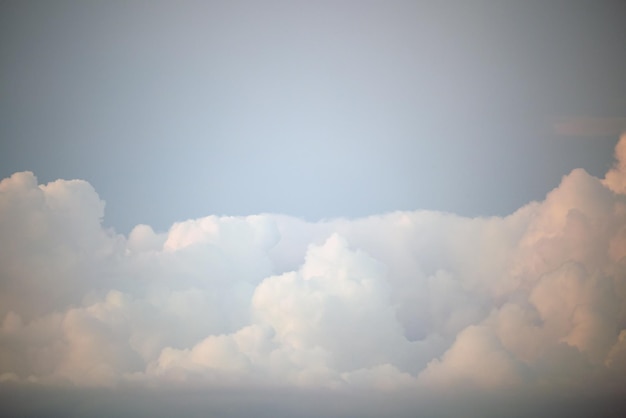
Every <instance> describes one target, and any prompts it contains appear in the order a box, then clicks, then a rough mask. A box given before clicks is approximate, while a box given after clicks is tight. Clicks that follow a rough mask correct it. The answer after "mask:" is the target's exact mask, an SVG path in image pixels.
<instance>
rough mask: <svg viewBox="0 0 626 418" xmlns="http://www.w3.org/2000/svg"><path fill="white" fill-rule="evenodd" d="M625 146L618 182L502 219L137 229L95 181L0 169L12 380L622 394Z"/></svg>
mask: <svg viewBox="0 0 626 418" xmlns="http://www.w3.org/2000/svg"><path fill="white" fill-rule="evenodd" d="M624 150H626V137H625V138H622V140H621V141H620V143H619V145H618V146H617V149H616V157H617V163H616V164H615V166H614V168H613V169H611V171H610V172H609V173H607V175H606V178H605V179H598V178H595V177H593V176H590V175H589V174H587V173H586V172H585V171H583V170H574V171H573V172H572V173H570V174H569V175H567V176H565V177H564V178H563V180H562V182H561V184H560V185H558V187H556V188H555V189H554V190H552V191H551V192H550V193H549V194H548V195H547V196H546V198H545V200H544V201H542V202H532V203H530V204H528V205H526V206H524V207H522V208H520V209H519V210H518V211H516V212H515V213H513V214H511V215H509V216H506V217H491V218H465V217H460V216H456V215H452V214H446V213H438V212H425V211H417V212H396V213H389V214H384V215H379V216H372V217H367V218H362V219H355V220H348V219H336V220H330V221H324V222H319V223H308V222H304V221H302V220H299V219H295V218H291V217H288V216H283V215H272V214H263V215H257V216H249V217H216V216H208V217H205V218H200V219H194V220H188V221H185V222H179V223H176V224H174V225H172V227H171V228H170V229H169V231H166V232H155V231H154V230H153V229H152V228H151V227H150V226H148V225H138V226H137V227H135V228H134V229H133V230H132V231H131V233H130V234H129V235H128V237H125V236H123V235H119V234H116V233H115V232H114V231H113V230H106V229H104V228H103V227H102V225H101V220H102V217H103V215H104V203H103V202H102V201H101V200H100V199H99V197H98V195H97V194H96V192H95V191H94V190H93V188H92V187H91V186H90V185H89V184H88V183H86V182H84V181H77V180H72V181H64V180H58V181H56V182H53V183H49V184H47V185H38V184H37V181H36V178H35V177H34V175H33V174H32V173H29V172H24V173H16V174H14V175H13V176H11V177H10V178H7V179H4V180H2V182H1V183H0V237H1V238H0V277H1V281H0V286H1V288H0V290H1V291H0V319H1V320H2V322H1V328H0V380H2V381H13V382H15V381H17V382H39V383H40V384H43V385H47V386H52V387H56V386H63V385H67V384H73V385H77V386H96V387H99V386H113V387H116V386H119V385H135V387H143V386H153V385H157V386H159V385H161V386H163V387H167V386H168V385H178V386H183V387H186V386H190V387H191V386H193V387H197V386H198V385H200V386H210V387H230V388H233V387H234V388H250V387H261V386H274V387H282V388H286V387H302V388H317V389H319V388H327V389H330V390H335V389H341V388H343V389H350V388H352V389H358V390H374V391H387V392H389V391H405V390H408V391H417V392H420V391H429V390H432V391H441V390H446V389H447V388H458V387H463V388H466V389H471V390H479V391H489V390H493V389H494V388H498V389H502V388H518V389H519V388H525V390H527V389H528V388H542V389H546V388H549V389H550V390H556V391H571V393H574V392H576V391H584V390H585V389H586V388H589V387H590V385H593V387H594V388H600V387H601V388H605V389H606V390H613V391H618V392H619V391H620V390H623V386H622V385H621V384H620V382H621V379H620V377H623V376H625V375H626V165H624V161H626V154H625V151H624ZM576 393H578V392H576ZM581 393H582V392H581Z"/></svg>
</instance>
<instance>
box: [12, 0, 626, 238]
mask: <svg viewBox="0 0 626 418" xmlns="http://www.w3.org/2000/svg"><path fill="white" fill-rule="evenodd" d="M544 3H545V4H544ZM0 7H1V10H0V68H1V69H2V71H1V72H0V138H2V142H1V143H0V177H2V178H4V177H7V176H9V175H11V174H12V173H13V172H16V171H22V170H31V171H33V172H34V173H35V175H36V176H38V178H39V180H40V181H41V182H44V183H45V182H48V181H51V180H55V179H57V178H65V179H70V178H80V179H85V180H87V181H89V182H90V183H91V184H92V185H93V186H94V187H95V188H96V190H98V192H99V194H100V196H101V197H102V198H103V199H104V200H105V201H106V202H107V206H106V215H105V220H104V222H105V224H106V225H109V226H113V227H115V228H116V229H117V230H118V231H120V232H125V233H126V232H128V231H130V229H131V228H132V227H133V226H134V225H136V224H138V223H147V224H150V225H153V227H155V228H156V229H158V230H163V229H166V228H167V227H168V226H169V225H170V224H171V223H172V222H173V221H177V220H183V219H187V218H193V217H198V216H204V215H206V214H209V213H215V214H228V215H247V214H253V213H259V212H278V213H286V214H289V215H294V216H298V217H303V218H305V219H308V220H317V219H320V218H330V217H336V216H348V217H353V216H362V215H369V214H374V213H382V212H387V211H392V210H398V209H405V210H412V209H435V210H442V211H451V212H455V213H458V214H462V215H468V216H474V215H494V214H497V215H504V214H508V213H510V212H512V211H513V210H515V209H516V208H518V207H519V206H521V205H522V204H524V203H526V202H528V201H530V200H537V199H541V198H542V197H543V196H544V195H545V193H546V192H547V191H548V190H550V189H551V188H552V187H554V185H555V184H557V183H558V181H559V179H560V178H561V176H563V175H565V174H567V173H568V172H569V171H571V170H572V169H573V168H576V167H582V168H585V169H586V170H588V171H589V172H590V173H592V174H594V175H598V176H599V175H602V174H603V173H604V172H605V171H606V170H607V168H608V167H609V165H610V163H611V161H612V157H611V153H612V150H613V147H614V146H615V143H616V140H617V133H616V134H615V135H602V136H599V135H596V136H593V135H592V137H591V138H589V137H584V138H583V137H575V136H567V135H565V136H564V135H555V134H554V132H553V129H552V125H553V123H554V120H555V119H557V118H561V117H594V116H603V117H620V116H624V109H625V108H626V83H624V79H623V75H624V74H626V54H624V53H623V46H624V45H625V44H626V25H624V17H625V16H626V6H625V5H624V3H623V2H620V1H603V2H596V1H583V2H581V1H551V2H504V1H493V2H471V1H457V2H445V3H442V2H421V1H407V2H398V1H394V2H388V1H385V2H382V1H358V2H357V1H339V2H326V1H316V2H299V1H296V2H292V1H288V2H277V1H264V2H252V1H243V2H241V1H229V2H202V1H198V2H194V1H177V2H161V1H132V2H122V1H106V2H104V1H103V2H80V1H53V2H30V1H15V2H2V4H1V6H0ZM620 112H621V113H620Z"/></svg>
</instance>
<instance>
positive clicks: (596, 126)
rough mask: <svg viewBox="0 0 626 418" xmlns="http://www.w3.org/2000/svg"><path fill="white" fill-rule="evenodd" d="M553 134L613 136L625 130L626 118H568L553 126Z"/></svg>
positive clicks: (558, 121)
mask: <svg viewBox="0 0 626 418" xmlns="http://www.w3.org/2000/svg"><path fill="white" fill-rule="evenodd" d="M553 129H554V133H555V134H557V135H565V136H614V135H619V134H620V133H622V132H623V131H624V130H626V118H599V117H582V116H579V117H569V118H561V119H559V120H557V121H556V122H554V124H553Z"/></svg>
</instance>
